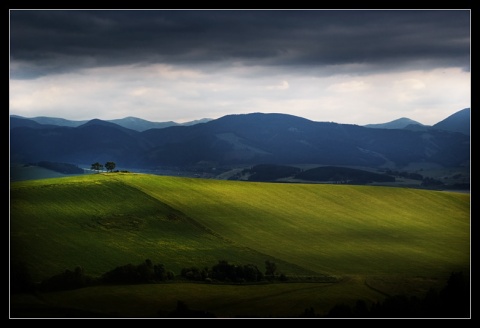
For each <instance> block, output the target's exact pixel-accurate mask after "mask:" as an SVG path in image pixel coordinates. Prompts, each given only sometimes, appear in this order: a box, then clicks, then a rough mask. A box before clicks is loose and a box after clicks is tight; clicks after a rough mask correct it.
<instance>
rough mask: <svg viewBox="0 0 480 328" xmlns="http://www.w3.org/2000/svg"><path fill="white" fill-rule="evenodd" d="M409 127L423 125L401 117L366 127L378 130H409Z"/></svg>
mask: <svg viewBox="0 0 480 328" xmlns="http://www.w3.org/2000/svg"><path fill="white" fill-rule="evenodd" d="M409 125H420V126H423V124H422V123H420V122H417V121H414V120H412V119H409V118H407V117H401V118H399V119H396V120H393V121H390V122H387V123H378V124H367V125H364V127H367V128H376V129H405V128H408V126H409Z"/></svg>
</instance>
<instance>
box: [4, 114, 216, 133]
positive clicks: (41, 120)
mask: <svg viewBox="0 0 480 328" xmlns="http://www.w3.org/2000/svg"><path fill="white" fill-rule="evenodd" d="M12 118H13V119H14V120H15V123H14V124H15V127H16V126H19V125H22V124H21V123H25V124H23V125H24V126H26V125H29V126H31V125H32V124H31V123H27V122H26V121H19V119H22V120H28V121H33V122H35V123H38V124H43V125H49V126H51V125H57V126H68V127H78V126H80V125H83V124H85V123H87V122H89V121H91V120H82V121H73V120H67V119H63V118H58V117H47V116H37V117H31V118H27V117H23V116H19V115H10V120H11V121H12ZM211 120H212V119H210V118H202V119H199V120H194V121H189V122H185V123H176V122H173V121H168V122H152V121H147V120H144V119H141V118H138V117H133V116H128V117H125V118H120V119H113V120H104V121H105V122H110V123H115V124H117V125H120V126H122V127H125V128H128V129H132V130H135V131H139V132H142V131H145V130H148V129H162V128H166V127H169V126H177V125H178V126H181V125H185V126H189V125H194V124H198V123H206V122H208V121H211Z"/></svg>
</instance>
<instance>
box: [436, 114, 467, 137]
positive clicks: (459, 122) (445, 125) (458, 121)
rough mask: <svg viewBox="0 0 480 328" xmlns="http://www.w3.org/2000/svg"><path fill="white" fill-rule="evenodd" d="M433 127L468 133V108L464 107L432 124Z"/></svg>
mask: <svg viewBox="0 0 480 328" xmlns="http://www.w3.org/2000/svg"><path fill="white" fill-rule="evenodd" d="M433 128H435V129H441V130H446V131H452V132H460V133H463V134H466V135H470V108H464V109H462V110H460V111H458V112H456V113H454V114H452V115H450V116H449V117H447V118H445V119H444V120H442V121H440V122H438V123H436V124H434V125H433Z"/></svg>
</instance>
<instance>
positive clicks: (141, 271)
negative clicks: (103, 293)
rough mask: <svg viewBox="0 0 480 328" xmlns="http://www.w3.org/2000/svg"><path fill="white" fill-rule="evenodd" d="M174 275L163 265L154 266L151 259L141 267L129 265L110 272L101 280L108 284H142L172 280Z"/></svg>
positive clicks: (140, 265)
mask: <svg viewBox="0 0 480 328" xmlns="http://www.w3.org/2000/svg"><path fill="white" fill-rule="evenodd" d="M173 278H174V274H173V272H171V271H167V270H166V269H165V267H164V265H163V264H155V265H154V264H153V263H152V261H150V260H149V259H147V260H145V262H143V263H141V264H139V265H133V264H127V265H122V266H118V267H116V268H115V269H113V270H111V271H108V272H106V273H104V274H103V275H102V277H101V278H100V280H101V282H103V283H108V284H142V283H153V282H157V281H165V280H171V279H173Z"/></svg>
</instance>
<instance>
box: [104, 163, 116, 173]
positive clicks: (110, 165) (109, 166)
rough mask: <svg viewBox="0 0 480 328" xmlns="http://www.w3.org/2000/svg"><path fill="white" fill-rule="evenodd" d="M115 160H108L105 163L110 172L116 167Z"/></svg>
mask: <svg viewBox="0 0 480 328" xmlns="http://www.w3.org/2000/svg"><path fill="white" fill-rule="evenodd" d="M115 166H116V164H115V162H106V163H105V169H106V170H107V171H109V172H112V171H113V170H114V169H115Z"/></svg>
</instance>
